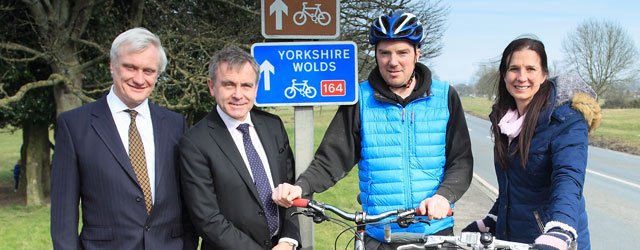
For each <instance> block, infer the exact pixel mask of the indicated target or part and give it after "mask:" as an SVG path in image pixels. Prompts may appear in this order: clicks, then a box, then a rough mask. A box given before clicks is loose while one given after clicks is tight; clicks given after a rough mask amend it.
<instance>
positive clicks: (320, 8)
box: [260, 0, 340, 39]
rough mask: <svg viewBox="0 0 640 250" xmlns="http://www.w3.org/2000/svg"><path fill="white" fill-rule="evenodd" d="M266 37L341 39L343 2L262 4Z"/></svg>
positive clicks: (297, 0) (296, 0)
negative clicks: (339, 37)
mask: <svg viewBox="0 0 640 250" xmlns="http://www.w3.org/2000/svg"><path fill="white" fill-rule="evenodd" d="M261 1H262V3H261V6H262V9H261V11H262V13H261V15H260V16H261V17H262V36H264V37H265V38H285V39H335V38H337V37H338V36H339V35H340V32H339V31H340V29H339V28H338V25H340V1H339V0H261Z"/></svg>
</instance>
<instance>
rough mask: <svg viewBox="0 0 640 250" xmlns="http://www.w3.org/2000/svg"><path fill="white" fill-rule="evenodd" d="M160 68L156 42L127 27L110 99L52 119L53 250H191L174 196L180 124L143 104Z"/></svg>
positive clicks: (162, 60)
mask: <svg viewBox="0 0 640 250" xmlns="http://www.w3.org/2000/svg"><path fill="white" fill-rule="evenodd" d="M166 65H167V57H166V55H165V52H164V49H163V48H162V45H161V43H160V40H159V39H158V37H157V36H156V35H154V34H153V33H151V32H149V31H148V30H146V29H144V28H134V29H130V30H128V31H126V32H124V33H122V34H120V35H119V36H118V37H116V39H115V40H114V41H113V44H112V46H111V53H110V70H111V76H112V78H113V85H112V87H111V90H110V91H109V93H108V94H107V95H106V96H104V97H102V98H100V99H98V100H97V101H95V102H93V103H89V104H86V105H84V106H82V107H80V108H77V109H74V110H71V111H68V112H64V113H62V114H60V116H59V117H58V122H57V131H56V147H55V154H54V157H53V167H52V177H51V179H52V187H51V238H52V240H53V248H54V249H119V250H122V249H154V250H155V249H172V250H173V249H195V248H196V247H197V238H196V236H195V233H194V231H193V229H189V227H192V225H190V220H189V219H188V217H186V213H185V214H183V213H182V198H181V194H180V177H179V168H178V149H177V143H178V140H179V138H180V137H181V136H182V134H183V133H184V131H186V129H187V126H186V122H185V119H184V117H183V116H182V115H180V114H178V113H175V112H172V111H169V110H167V109H164V108H161V107H160V106H158V105H155V104H153V103H151V102H150V101H148V97H149V95H150V94H151V92H152V91H153V89H154V88H155V85H156V81H157V80H158V75H160V73H162V72H163V71H164V69H165V67H166ZM78 203H80V204H81V207H82V230H81V232H80V235H78V217H79V209H78Z"/></svg>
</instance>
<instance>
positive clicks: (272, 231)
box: [179, 47, 299, 250]
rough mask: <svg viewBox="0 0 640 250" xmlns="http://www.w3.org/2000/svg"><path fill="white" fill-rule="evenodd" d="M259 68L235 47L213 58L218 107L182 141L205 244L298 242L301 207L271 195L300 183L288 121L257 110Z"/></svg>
mask: <svg viewBox="0 0 640 250" xmlns="http://www.w3.org/2000/svg"><path fill="white" fill-rule="evenodd" d="M258 77H259V68H258V65H257V64H256V62H255V60H254V59H253V57H251V55H249V54H248V53H247V52H245V51H242V50H241V49H239V48H237V47H228V48H225V49H223V50H221V51H218V52H217V53H216V55H214V56H213V58H212V59H211V62H210V63H209V79H208V86H209V92H210V93H211V95H212V96H213V97H214V98H215V101H216V107H215V109H214V110H213V111H211V112H210V113H209V114H208V115H207V116H206V117H205V118H204V119H202V120H201V121H199V122H198V123H197V124H196V125H195V126H194V127H193V128H191V130H189V131H188V132H187V133H186V134H185V135H184V136H183V137H182V139H181V140H180V143H179V145H180V162H181V165H182V174H181V176H182V191H183V193H184V195H185V204H186V209H187V211H189V215H190V216H191V218H192V220H193V223H194V225H195V228H196V231H197V232H198V233H199V234H200V236H201V237H202V238H203V241H202V249H247V250H252V249H287V250H291V249H292V248H296V247H297V245H298V240H299V230H298V220H297V218H296V217H292V216H291V213H292V212H294V211H295V210H293V209H285V208H282V207H277V206H276V205H275V204H274V203H273V201H272V200H271V190H272V189H273V187H274V184H276V185H277V184H280V183H284V182H288V183H292V182H293V181H294V177H295V174H294V159H293V153H292V151H291V147H290V146H289V139H288V137H287V132H286V131H285V129H284V125H283V123H282V120H281V119H280V118H279V117H278V116H276V115H272V114H269V113H266V112H263V111H259V110H257V109H253V103H254V101H255V97H256V92H257V87H258V86H257V83H258Z"/></svg>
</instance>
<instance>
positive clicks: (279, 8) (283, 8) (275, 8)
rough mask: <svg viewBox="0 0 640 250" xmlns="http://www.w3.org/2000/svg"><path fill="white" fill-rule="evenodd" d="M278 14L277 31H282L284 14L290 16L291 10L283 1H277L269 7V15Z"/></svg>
mask: <svg viewBox="0 0 640 250" xmlns="http://www.w3.org/2000/svg"><path fill="white" fill-rule="evenodd" d="M274 12H275V13H276V30H282V13H283V12H284V14H285V15H287V16H288V15H289V8H288V7H287V5H286V4H285V3H284V2H283V1H282V0H276V1H275V2H273V3H272V4H271V6H269V15H273V13H274Z"/></svg>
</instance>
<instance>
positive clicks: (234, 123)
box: [216, 105, 298, 249]
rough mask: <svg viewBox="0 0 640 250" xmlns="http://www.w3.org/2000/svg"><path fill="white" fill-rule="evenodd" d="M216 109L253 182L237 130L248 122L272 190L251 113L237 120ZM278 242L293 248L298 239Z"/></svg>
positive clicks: (265, 158) (267, 166)
mask: <svg viewBox="0 0 640 250" xmlns="http://www.w3.org/2000/svg"><path fill="white" fill-rule="evenodd" d="M216 110H217V111H218V114H219V115H220V118H222V121H223V122H224V125H225V126H226V127H227V130H229V133H230V134H231V138H232V139H233V143H235V144H236V148H237V149H238V151H240V155H242V160H243V161H244V165H245V166H246V167H247V170H248V171H249V174H250V175H251V178H252V179H253V180H254V182H255V179H254V178H253V173H252V172H251V165H249V160H248V159H247V153H246V151H245V150H244V142H243V141H242V132H240V130H238V126H239V125H240V124H243V123H247V124H249V136H251V142H252V143H253V147H254V148H255V149H256V151H257V152H258V156H260V161H261V162H262V165H263V166H264V171H265V172H266V173H267V178H268V179H269V185H271V189H272V190H273V188H274V185H273V177H271V167H270V166H269V160H268V158H267V153H265V151H264V147H263V146H262V141H260V137H259V136H258V133H257V132H256V129H255V126H253V122H251V113H247V117H246V118H245V120H244V121H238V120H236V119H234V118H232V117H231V116H229V115H227V113H225V112H224V111H222V109H221V108H220V106H218V105H216ZM278 230H280V229H278ZM278 242H279V243H280V242H288V243H291V244H293V246H294V247H293V248H294V249H295V248H296V247H298V241H297V240H295V239H292V238H288V237H283V238H281V239H280V240H279V241H278Z"/></svg>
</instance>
